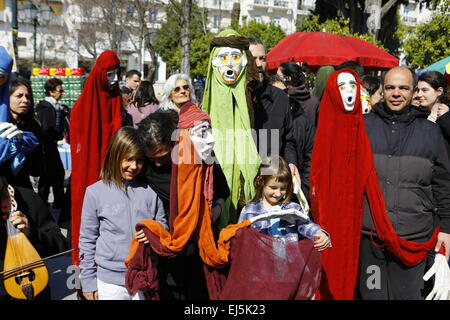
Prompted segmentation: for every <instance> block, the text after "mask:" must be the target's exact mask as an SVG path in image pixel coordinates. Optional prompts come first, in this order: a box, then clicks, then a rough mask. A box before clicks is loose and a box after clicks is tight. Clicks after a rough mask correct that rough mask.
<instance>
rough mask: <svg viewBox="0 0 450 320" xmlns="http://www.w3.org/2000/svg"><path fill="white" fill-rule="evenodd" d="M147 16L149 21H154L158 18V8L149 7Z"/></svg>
mask: <svg viewBox="0 0 450 320" xmlns="http://www.w3.org/2000/svg"><path fill="white" fill-rule="evenodd" d="M148 18H149V20H150V22H156V20H157V18H158V9H150V12H149V15H148Z"/></svg>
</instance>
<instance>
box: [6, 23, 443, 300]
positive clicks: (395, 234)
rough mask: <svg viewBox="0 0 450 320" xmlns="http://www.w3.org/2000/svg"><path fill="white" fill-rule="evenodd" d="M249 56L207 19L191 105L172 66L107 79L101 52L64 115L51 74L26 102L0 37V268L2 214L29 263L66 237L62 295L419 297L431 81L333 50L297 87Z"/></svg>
mask: <svg viewBox="0 0 450 320" xmlns="http://www.w3.org/2000/svg"><path fill="white" fill-rule="evenodd" d="M266 54H267V49H266V47H265V44H264V43H263V42H262V41H261V40H260V39H257V38H245V37H242V36H241V35H239V34H238V33H237V32H235V31H234V30H231V29H229V30H225V31H222V32H221V33H220V34H219V35H218V36H216V37H215V38H213V40H212V41H211V54H210V58H209V63H208V70H207V77H206V81H205V83H206V86H205V89H204V94H203V96H202V99H201V101H199V100H198V99H197V97H196V95H195V91H194V87H193V83H192V80H191V78H190V76H189V75H186V74H180V73H177V74H173V75H171V76H170V77H169V78H168V79H167V81H166V82H165V84H164V87H163V90H162V91H163V93H162V95H161V96H160V97H157V96H156V94H155V90H154V87H153V83H152V82H150V81H146V80H142V74H141V73H140V72H139V71H137V70H130V71H128V72H127V73H126V75H125V83H124V86H122V87H120V85H119V83H120V82H119V80H120V79H121V75H120V60H119V58H118V56H117V55H116V53H115V52H113V51H111V50H107V51H105V52H103V53H102V54H101V55H100V56H99V57H98V58H97V60H96V63H95V65H94V67H93V69H92V71H91V72H90V74H89V77H88V79H87V81H86V83H85V85H84V88H83V91H82V94H81V96H80V98H79V99H78V100H77V102H76V103H75V105H74V106H73V108H72V109H71V110H70V109H69V108H67V106H64V105H61V104H60V102H59V101H60V99H61V97H62V96H63V94H64V83H63V82H62V81H61V80H59V79H56V78H53V79H49V80H48V81H47V82H46V83H45V94H46V97H45V98H44V99H43V100H42V101H38V102H37V103H35V101H33V94H32V89H31V85H30V82H29V80H27V79H25V78H23V77H21V76H14V75H13V74H12V73H11V66H12V59H11V57H10V55H9V54H8V53H7V52H6V50H5V49H4V48H3V47H0V121H1V122H0V170H1V172H0V190H3V191H2V194H1V197H2V226H1V227H0V231H1V232H0V233H1V239H0V241H1V242H0V261H1V263H2V267H3V258H4V256H5V251H6V250H7V237H8V234H7V231H6V227H5V226H4V225H5V222H6V220H7V219H9V220H10V221H11V223H12V224H13V225H14V226H15V227H17V228H18V229H19V230H21V231H22V232H24V233H25V234H26V235H27V236H28V237H29V239H30V241H31V243H32V244H33V245H34V246H35V248H36V249H37V251H38V252H39V254H40V255H41V256H42V257H45V256H48V255H52V254H55V253H59V252H63V251H65V250H68V249H70V248H79V250H77V251H74V252H73V256H72V260H73V264H75V265H77V266H79V268H80V280H81V288H80V289H79V290H78V298H79V299H87V300H143V299H161V300H208V299H323V300H327V299H361V300H372V299H375V300H391V299H425V298H427V297H428V295H429V294H430V292H432V288H433V284H432V283H430V284H429V283H428V282H427V283H426V282H425V281H424V280H423V275H424V274H425V272H426V271H427V270H429V269H430V268H431V266H432V265H433V263H434V261H435V256H436V255H437V252H438V251H439V250H440V249H442V248H444V255H445V257H446V259H447V261H448V259H449V256H450V158H449V157H450V151H449V150H450V149H449V148H450V145H449V143H450V141H449V139H450V120H449V119H450V113H449V112H448V111H449V106H450V104H449V103H450V101H449V93H448V90H447V87H448V83H447V79H446V78H445V77H444V75H442V74H441V73H439V72H435V71H431V72H425V73H422V74H421V75H420V76H419V77H417V75H416V73H415V72H414V71H413V70H411V69H410V68H408V67H406V66H399V67H394V68H392V69H389V70H386V71H385V72H384V73H383V74H382V75H381V76H379V75H378V73H375V72H371V73H366V72H365V71H364V68H363V67H362V66H361V65H360V64H359V63H358V62H356V61H346V62H343V63H342V64H341V65H338V66H322V67H320V69H318V70H317V72H316V75H315V78H314V80H313V83H310V85H308V83H307V82H308V81H311V80H308V77H307V72H308V70H306V69H304V67H302V66H300V65H299V64H297V63H295V62H288V61H287V62H285V63H282V64H281V65H280V66H279V67H278V70H276V72H270V74H269V72H268V70H267V68H266V67H267V61H266ZM311 86H312V89H311V90H310V89H308V88H309V87H311ZM62 139H66V141H67V142H68V143H70V146H71V156H72V171H71V176H70V179H69V180H70V181H69V184H68V185H65V170H64V167H63V164H62V161H61V158H60V155H59V152H58V147H57V144H58V141H60V140H62ZM31 177H39V182H38V186H37V192H35V190H34V189H33V185H32V183H31V181H32V180H31ZM8 185H10V186H12V188H13V189H14V190H15V191H16V192H15V193H14V197H15V199H16V201H17V204H18V206H17V210H16V211H15V212H10V211H11V202H12V200H14V199H12V198H13V197H12V196H11V195H10V194H8V193H7V192H6V191H5V190H6V186H8ZM50 188H51V189H52V193H53V196H54V200H53V202H52V203H49V193H50ZM303 199H305V201H303ZM55 210H56V211H59V212H60V215H59V217H60V218H59V220H55V219H54V218H53V216H52V215H51V212H54V211H55ZM61 227H64V228H67V229H69V231H70V232H69V234H68V237H65V236H63V234H62V233H61ZM441 252H442V251H441ZM263 265H266V266H265V267H263ZM374 266H376V268H377V269H374ZM374 270H376V271H377V270H378V271H377V272H378V273H376V272H375V273H376V274H374ZM374 276H377V277H379V278H377V280H376V281H375V285H370V283H371V281H373V279H374V278H373V277H374ZM449 281H450V279H449ZM0 283H1V284H0V298H2V299H9V298H10V297H9V295H8V293H7V292H6V291H5V288H3V281H0ZM264 288H266V289H264ZM267 288H271V290H267ZM263 291H264V293H262V292H263ZM49 297H50V296H49V292H48V288H47V289H46V290H44V291H43V292H42V293H40V294H38V295H37V298H42V299H48V298H49ZM449 298H450V296H449Z"/></svg>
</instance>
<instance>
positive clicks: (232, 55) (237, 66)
mask: <svg viewBox="0 0 450 320" xmlns="http://www.w3.org/2000/svg"><path fill="white" fill-rule="evenodd" d="M212 65H213V67H215V68H217V70H218V71H219V73H220V75H221V77H222V80H223V81H224V82H225V83H234V82H236V80H237V79H238V77H239V74H240V72H241V70H242V68H244V67H245V66H246V65H247V58H246V57H245V56H243V55H242V50H240V49H236V48H230V47H220V48H219V51H218V52H217V55H216V56H215V57H214V58H213V60H212Z"/></svg>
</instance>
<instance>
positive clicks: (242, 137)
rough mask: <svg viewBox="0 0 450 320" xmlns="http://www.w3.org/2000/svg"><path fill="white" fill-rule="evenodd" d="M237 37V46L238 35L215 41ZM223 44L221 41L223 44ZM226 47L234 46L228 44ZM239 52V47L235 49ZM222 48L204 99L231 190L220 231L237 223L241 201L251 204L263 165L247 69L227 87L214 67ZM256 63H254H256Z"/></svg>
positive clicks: (229, 33) (229, 34)
mask: <svg viewBox="0 0 450 320" xmlns="http://www.w3.org/2000/svg"><path fill="white" fill-rule="evenodd" d="M226 37H230V40H231V42H233V39H232V37H235V38H236V40H237V42H240V43H242V40H243V39H244V38H243V37H241V36H240V35H239V34H238V33H237V32H236V31H234V30H231V29H228V30H224V31H222V32H221V33H219V34H218V35H217V37H216V38H215V39H213V41H212V43H216V42H215V40H218V38H226ZM219 42H220V41H219ZM225 43H226V45H223V46H230V47H233V46H232V45H229V43H228V41H225V42H224V44H225ZM235 48H236V47H235ZM219 49H220V47H217V46H213V47H212V48H211V54H210V57H209V62H208V74H207V78H206V86H205V91H204V96H203V106H202V108H203V110H204V111H205V112H207V113H208V114H209V115H210V117H211V126H212V130H213V135H214V138H215V139H216V142H215V145H214V153H215V155H216V157H217V160H218V161H219V163H220V167H221V168H222V171H223V173H224V175H225V178H226V180H227V184H228V187H229V188H230V197H229V198H228V199H226V201H225V205H224V207H223V209H222V214H221V216H220V228H223V227H225V226H227V225H229V224H233V223H236V222H237V219H238V217H237V208H238V204H239V201H240V200H244V201H250V200H251V199H252V198H253V196H254V194H255V189H254V186H253V180H254V178H255V176H256V174H257V173H258V169H259V165H260V163H261V160H260V157H259V154H258V150H257V148H256V144H255V141H254V140H253V137H252V134H251V124H250V123H251V122H250V117H249V108H248V105H247V96H246V91H247V83H246V81H247V77H246V76H247V69H248V63H247V66H246V67H244V68H242V70H241V72H240V74H239V76H238V79H237V81H236V82H235V83H232V84H226V83H225V82H224V81H223V80H222V77H221V76H220V73H219V72H218V71H217V69H216V68H214V67H213V66H212V60H213V59H214V58H215V57H216V56H217V53H218V51H219ZM238 49H241V51H242V53H243V57H246V58H247V60H248V61H249V62H250V59H249V58H248V55H247V53H246V49H248V47H247V48H238ZM252 62H253V61H252Z"/></svg>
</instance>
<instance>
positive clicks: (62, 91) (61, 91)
mask: <svg viewBox="0 0 450 320" xmlns="http://www.w3.org/2000/svg"><path fill="white" fill-rule="evenodd" d="M55 91H56V92H60V93H64V90H62V89H61V90H55Z"/></svg>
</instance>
